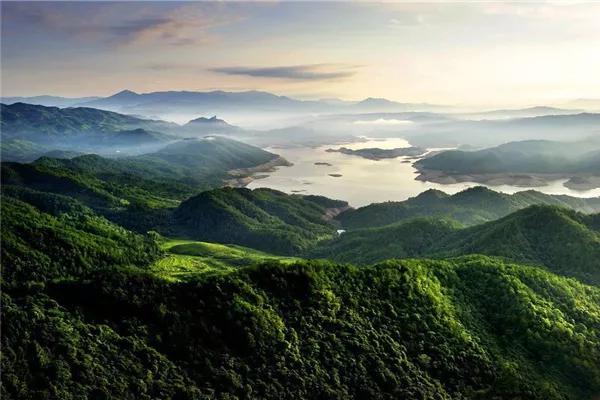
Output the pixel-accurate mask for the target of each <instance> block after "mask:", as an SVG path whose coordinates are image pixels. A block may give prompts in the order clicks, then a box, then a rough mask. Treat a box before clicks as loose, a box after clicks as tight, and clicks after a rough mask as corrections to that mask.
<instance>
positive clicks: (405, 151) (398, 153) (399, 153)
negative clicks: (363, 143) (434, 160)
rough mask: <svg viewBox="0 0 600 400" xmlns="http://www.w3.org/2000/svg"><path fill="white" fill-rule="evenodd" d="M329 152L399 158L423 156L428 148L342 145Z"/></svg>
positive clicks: (379, 157) (380, 158)
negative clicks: (361, 147)
mask: <svg viewBox="0 0 600 400" xmlns="http://www.w3.org/2000/svg"><path fill="white" fill-rule="evenodd" d="M325 151H327V152H328V153H342V154H347V155H351V156H359V157H363V158H366V159H368V160H375V161H379V160H383V159H385V158H397V157H418V156H422V155H423V154H425V153H426V152H427V150H426V149H423V148H421V147H398V148H395V149H380V148H377V147H373V148H368V149H357V150H353V149H349V148H347V147H340V148H339V149H327V150H325Z"/></svg>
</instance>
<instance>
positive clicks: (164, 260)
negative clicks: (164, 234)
mask: <svg viewBox="0 0 600 400" xmlns="http://www.w3.org/2000/svg"><path fill="white" fill-rule="evenodd" d="M160 247H161V249H163V250H164V251H165V255H164V256H163V257H161V258H159V259H157V260H156V261H155V262H154V263H153V264H152V265H151V266H150V270H151V271H152V272H153V273H154V274H156V275H157V276H160V277H161V278H164V279H167V280H169V281H182V280H183V281H185V280H191V279H197V278H198V275H200V274H207V273H208V274H212V273H215V272H226V271H231V270H233V269H237V268H240V267H247V266H250V265H253V264H257V263H261V262H265V261H271V260H278V261H281V262H293V261H298V260H299V259H298V258H292V257H281V256H275V255H272V254H268V253H265V252H262V251H258V250H254V249H250V248H248V247H242V246H236V245H224V244H218V243H208V242H196V241H193V240H182V239H161V240H160Z"/></svg>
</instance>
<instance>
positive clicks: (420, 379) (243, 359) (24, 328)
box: [0, 157, 600, 400]
mask: <svg viewBox="0 0 600 400" xmlns="http://www.w3.org/2000/svg"><path fill="white" fill-rule="evenodd" d="M92 161H93V162H92ZM53 163H57V164H56V165H54V164H53ZM63 163H64V166H62V165H63ZM69 163H70V164H69ZM104 163H105V162H104V161H103V159H101V158H99V157H98V158H97V159H95V160H94V159H92V160H89V162H88V161H87V160H86V159H85V158H80V157H76V158H74V159H73V160H58V161H55V160H49V159H48V160H41V161H40V163H39V164H36V163H34V164H31V165H27V164H14V163H12V164H11V163H8V164H4V165H3V173H4V174H5V175H4V176H3V183H4V182H5V177H8V178H10V179H11V181H10V182H11V183H10V184H8V185H7V184H3V186H2V191H3V193H2V264H3V265H2V266H3V279H2V282H1V283H0V284H1V285H2V306H3V310H2V315H1V317H2V326H3V329H2V335H1V341H2V370H3V374H2V385H1V388H0V390H1V395H2V397H3V398H7V399H36V398H74V397H82V398H115V397H118V398H125V399H139V398H152V399H174V398H179V399H209V398H234V397H237V398H248V399H250V398H264V399H295V398H307V397H311V398H325V399H363V398H381V399H390V400H391V399H395V398H427V399H429V398H432V399H464V398H470V399H489V398H501V399H503V398H527V399H540V400H542V399H544V400H547V399H551V400H554V399H556V400H559V399H560V400H564V399H568V400H580V399H593V398H594V396H596V395H597V394H598V393H600V364H599V362H598V360H600V337H599V336H598V335H599V334H598V332H600V319H599V315H600V307H599V304H600V290H599V289H598V287H597V286H588V285H586V284H583V283H581V282H578V280H577V279H581V280H583V281H589V282H590V283H594V281H593V279H596V278H597V277H598V275H597V274H596V275H590V274H588V273H589V272H590V268H594V263H597V260H598V259H600V257H598V254H597V252H598V249H599V248H600V247H599V246H598V233H597V232H598V230H599V229H600V217H599V216H598V215H592V216H586V215H582V214H578V213H576V212H574V211H569V210H564V209H561V208H557V207H542V206H534V207H530V208H527V209H524V210H521V211H518V212H516V213H513V214H510V215H509V216H507V217H504V218H502V219H500V220H497V221H492V222H488V223H486V224H482V225H477V226H473V227H468V228H460V227H459V226H458V225H457V224H456V223H453V222H451V221H443V220H442V221H440V220H436V219H424V220H412V221H407V222H404V223H401V224H398V225H391V226H386V227H382V228H373V229H364V230H356V231H351V232H347V233H344V234H342V235H341V236H339V237H338V238H337V239H335V240H334V241H333V242H331V243H337V246H338V247H336V248H337V250H339V252H338V253H337V254H332V257H333V258H340V257H339V256H340V255H343V256H344V258H345V259H346V260H347V261H349V262H351V263H353V264H362V263H367V264H368V263H370V262H367V261H366V260H365V258H369V257H373V259H374V257H385V258H387V257H396V256H401V257H415V256H417V255H421V254H424V252H426V249H431V248H435V249H438V250H437V253H436V254H433V255H435V257H440V258H441V257H444V258H445V259H435V260H431V259H429V260H428V259H406V260H393V261H385V262H380V263H378V264H375V265H361V266H352V265H343V264H334V263H332V262H327V261H303V260H298V259H291V258H284V259H281V258H280V257H276V256H271V255H269V254H265V253H263V252H260V251H256V250H253V249H248V248H243V247H239V246H226V245H222V244H215V243H206V242H197V241H189V240H180V239H178V240H173V239H164V238H161V237H160V236H158V235H156V233H148V234H145V235H140V234H137V233H134V232H131V231H128V230H127V229H125V228H123V227H122V226H118V225H117V224H115V223H114V222H111V221H109V220H107V219H105V218H103V217H102V216H100V215H98V214H97V213H96V212H95V211H94V210H93V209H91V208H88V207H87V206H86V205H85V204H84V203H86V204H87V203H91V201H90V199H89V198H88V196H96V197H97V198H98V199H100V198H102V196H107V197H106V201H116V204H118V203H119V202H122V200H123V199H125V198H124V197H120V196H117V193H127V192H128V191H132V190H133V188H135V187H133V188H132V187H129V188H127V185H125V184H124V183H121V184H118V183H117V181H114V182H112V183H111V182H109V181H108V180H103V179H101V178H103V177H104V175H105V174H107V173H108V172H110V169H111V168H112V166H110V165H107V166H104V165H105V164H104ZM59 166H61V167H60V168H59ZM116 167H117V166H115V168H116ZM5 168H6V170H4V169H5ZM103 168H104V169H103ZM123 168H125V167H123ZM83 171H88V172H85V173H84V172H83ZM92 172H93V173H92ZM138 179H139V178H138ZM147 179H148V182H151V180H150V179H149V178H147ZM119 185H122V186H119ZM155 185H156V188H159V187H161V186H160V185H159V184H158V183H156V182H155ZM57 188H62V189H61V191H62V193H61V194H56V193H49V191H51V190H55V191H58V189H57ZM136 190H137V189H136ZM156 191H158V189H155V191H154V192H150V191H148V192H146V193H145V194H144V196H146V195H149V194H150V193H156ZM139 193H141V192H138V194H139ZM483 195H485V196H489V199H490V201H489V202H488V203H486V204H491V205H493V206H494V207H495V205H494V204H495V203H494V201H491V200H493V199H498V196H497V194H496V193H494V192H491V193H488V192H483ZM111 196H112V197H111ZM463 196H464V197H463ZM471 196H472V193H469V192H467V193H466V194H465V193H463V194H462V195H461V196H458V199H460V198H462V200H461V201H460V202H459V203H460V204H461V205H462V206H463V207H465V208H464V209H463V210H465V211H466V210H467V208H466V207H467V205H468V204H470V203H471V204H474V205H478V204H482V202H481V194H480V196H477V198H476V199H473V198H472V197H471ZM529 196H533V197H535V193H533V194H531V193H530V194H529ZM96 197H94V198H96ZM451 197H454V196H446V195H444V196H442V195H440V194H439V193H438V192H429V193H428V194H425V195H424V197H423V198H421V199H420V200H419V201H420V202H425V200H427V202H428V203H429V204H430V205H431V206H432V207H435V205H436V204H438V203H440V202H441V203H442V204H443V203H444V202H446V201H448V200H447V199H448V198H451ZM508 198H509V199H511V198H512V197H511V196H509V197H508ZM505 200H506V199H504V198H503V197H502V198H501V201H505ZM496 201H497V200H496ZM557 201H558V200H557ZM564 201H571V200H569V199H567V200H564ZM511 204H512V203H511ZM579 204H580V205H582V206H586V205H587V206H589V204H587V203H586V202H581V203H579ZM122 206H123V207H124V206H125V205H122ZM344 207H346V203H345V202H340V201H336V200H331V199H326V198H323V197H318V196H299V195H285V194H283V193H279V192H275V191H272V190H254V191H250V190H247V189H218V190H213V191H209V192H204V193H201V194H200V195H198V196H195V197H192V198H190V199H189V200H187V201H185V202H183V203H182V204H181V205H180V206H179V207H178V208H177V209H176V212H175V214H174V216H173V217H172V219H171V217H169V219H170V223H175V224H176V226H178V227H179V228H181V229H182V230H184V231H187V232H188V233H190V234H192V235H196V236H197V237H198V238H203V239H202V240H219V241H224V242H232V241H233V240H232V239H234V240H235V241H237V242H245V243H246V244H251V243H252V244H256V247H259V246H260V247H261V248H263V249H266V248H272V249H274V250H276V251H277V252H279V253H284V252H292V251H296V252H297V251H300V250H303V249H308V248H310V247H312V246H314V245H315V243H317V242H318V241H319V240H320V239H324V238H327V237H330V236H331V235H332V234H333V232H334V231H335V228H336V226H335V223H334V222H332V221H328V220H327V217H329V218H330V217H331V216H332V215H334V214H335V212H332V211H333V210H332V209H335V211H339V209H341V208H344ZM327 211H329V212H327ZM143 212H144V213H146V212H147V210H144V211H143ZM489 215H491V214H489ZM130 216H131V215H130ZM352 238H354V239H356V238H359V239H360V240H354V241H352V240H350V242H346V241H347V240H349V239H352ZM165 240H166V241H165ZM161 243H162V247H163V248H162V249H161V248H160V244H161ZM343 243H346V244H347V245H345V246H342V245H341V244H343ZM331 249H333V247H331ZM164 252H166V254H165V253H164ZM470 252H487V254H497V255H500V256H503V258H493V257H486V256H482V255H470V256H463V257H457V258H456V257H453V256H455V255H458V254H466V253H470ZM433 255H432V256H433ZM446 257H453V258H446ZM508 257H510V258H512V259H517V258H518V259H523V260H524V261H526V262H527V263H536V264H544V265H545V267H538V266H531V265H524V264H515V263H514V262H513V261H509V260H507V258H508ZM572 261H574V262H572ZM255 263H258V264H256V265H253V264H255ZM596 268H597V266H596ZM549 270H552V271H556V272H557V273H559V274H562V275H570V276H574V277H577V279H573V278H567V277H564V276H560V275H558V274H555V273H553V272H550V271H549Z"/></svg>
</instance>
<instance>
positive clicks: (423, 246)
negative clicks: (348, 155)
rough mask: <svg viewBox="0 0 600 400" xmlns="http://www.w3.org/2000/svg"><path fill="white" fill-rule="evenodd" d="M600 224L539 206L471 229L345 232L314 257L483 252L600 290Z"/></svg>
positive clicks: (439, 223)
mask: <svg viewBox="0 0 600 400" xmlns="http://www.w3.org/2000/svg"><path fill="white" fill-rule="evenodd" d="M599 220H600V216H599V215H598V214H596V215H584V214H580V213H577V212H575V211H571V210H567V209H563V208H557V207H553V206H539V205H538V206H530V207H528V208H526V209H523V210H520V211H517V212H515V213H513V214H510V215H508V216H506V217H504V218H501V219H499V220H496V221H491V222H488V223H485V224H481V225H477V226H473V227H470V228H462V227H461V226H460V225H459V224H458V223H456V222H453V221H451V220H443V219H442V220H439V219H434V218H426V219H414V220H409V221H406V222H401V223H398V224H393V225H387V226H384V227H380V228H371V229H359V230H355V231H351V232H347V233H344V234H343V235H341V236H339V237H337V238H335V239H333V240H331V241H329V242H324V243H321V244H320V246H319V247H318V248H317V249H315V250H313V251H312V252H311V253H310V254H311V255H312V256H316V257H324V258H330V259H334V260H337V261H342V262H355V263H365V264H370V263H373V262H377V261H381V260H385V259H388V258H406V257H449V256H458V255H464V254H473V253H479V254H488V255H494V256H501V257H506V258H509V259H512V260H515V261H519V262H526V263H533V264H537V265H544V266H546V267H548V268H549V269H550V270H552V271H553V272H555V273H559V274H563V275H567V276H573V277H576V278H578V279H580V280H581V281H584V282H588V283H591V284H596V285H600V226H599V224H598V221H599Z"/></svg>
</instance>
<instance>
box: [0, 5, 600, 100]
mask: <svg viewBox="0 0 600 400" xmlns="http://www.w3.org/2000/svg"><path fill="white" fill-rule="evenodd" d="M1 22H2V26H1V33H2V36H1V45H0V47H1V60H0V62H1V78H2V80H1V94H2V95H3V96H32V95H42V94H51V95H60V96H68V97H77V96H91V95H99V96H106V95H110V94H113V93H116V92H118V91H120V90H123V89H129V90H133V91H136V92H140V93H145V92H152V91H163V90H198V91H204V90H214V89H222V90H232V91H240V90H264V91H269V92H273V93H276V94H282V95H289V96H293V97H298V98H306V99H309V98H310V99H316V98H341V99H346V100H359V99H363V98H367V97H385V98H388V99H391V100H396V101H403V102H428V103H436V104H448V105H450V104H454V105H481V106H487V105H489V106H491V105H535V104H556V103H560V102H562V101H567V100H570V99H577V98H598V97H600V74H599V73H598V71H600V2H575V1H571V2H535V3H524V2H519V3H508V2H430V3H418V2H417V3H406V2H403V3H387V2H382V3H369V2H242V3H234V2H202V3H197V2H183V3H181V2H172V1H168V2H84V1H82V2H49V1H46V2H33V3H29V2H7V1H3V2H2V3H1Z"/></svg>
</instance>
